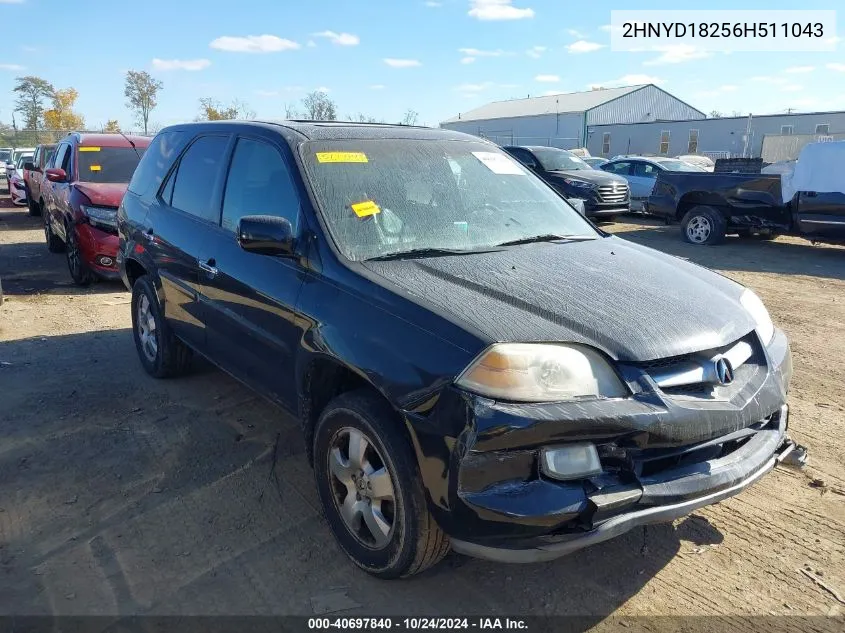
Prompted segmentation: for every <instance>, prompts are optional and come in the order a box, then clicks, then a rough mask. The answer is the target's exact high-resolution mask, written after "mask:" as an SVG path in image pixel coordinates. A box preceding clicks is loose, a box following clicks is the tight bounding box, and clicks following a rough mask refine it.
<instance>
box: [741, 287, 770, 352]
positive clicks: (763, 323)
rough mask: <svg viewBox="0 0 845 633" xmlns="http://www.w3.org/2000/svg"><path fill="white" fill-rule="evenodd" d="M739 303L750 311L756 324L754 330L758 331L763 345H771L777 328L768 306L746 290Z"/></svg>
mask: <svg viewBox="0 0 845 633" xmlns="http://www.w3.org/2000/svg"><path fill="white" fill-rule="evenodd" d="M739 302H740V303H741V304H742V307H744V308H745V309H746V310H747V311H748V314H750V315H751V318H752V319H754V323H755V324H756V325H755V326H754V329H755V330H757V335H758V336H759V337H760V340H761V341H763V345H768V344H769V343H771V342H772V338H774V336H775V326H774V323H772V317H770V316H769V311H768V310H766V306H764V305H763V302H762V301H760V297H758V296H757V295H756V294H754V293H753V292H752V291H751V290H749V289H747V288H746V290H745V292H743V293H742V297H741V298H740V300H739Z"/></svg>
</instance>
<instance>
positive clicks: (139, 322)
mask: <svg viewBox="0 0 845 633" xmlns="http://www.w3.org/2000/svg"><path fill="white" fill-rule="evenodd" d="M135 323H136V327H137V328H138V339H139V340H140V342H141V351H143V352H144V356H146V357H147V360H149V361H150V362H151V363H152V362H155V359H156V356H157V355H158V336H157V331H156V320H155V316H154V315H153V311H152V309H151V307H150V300H149V298H148V297H147V295H145V294H142V295H141V297H140V298H139V299H138V310H137V314H136V321H135Z"/></svg>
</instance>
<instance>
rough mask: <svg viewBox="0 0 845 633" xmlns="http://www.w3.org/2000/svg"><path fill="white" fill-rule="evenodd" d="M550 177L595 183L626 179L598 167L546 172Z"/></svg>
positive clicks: (607, 183) (609, 183)
mask: <svg viewBox="0 0 845 633" xmlns="http://www.w3.org/2000/svg"><path fill="white" fill-rule="evenodd" d="M547 173H548V174H549V176H551V177H552V179H554V178H555V176H557V177H559V178H572V179H573V180H583V181H584V182H591V183H593V184H596V185H612V184H613V183H615V182H616V183H620V184H626V183H627V182H628V181H627V180H625V179H624V178H623V177H622V176H617V175H616V174H610V173H608V172H606V171H601V170H600V169H572V170H561V171H550V172H547Z"/></svg>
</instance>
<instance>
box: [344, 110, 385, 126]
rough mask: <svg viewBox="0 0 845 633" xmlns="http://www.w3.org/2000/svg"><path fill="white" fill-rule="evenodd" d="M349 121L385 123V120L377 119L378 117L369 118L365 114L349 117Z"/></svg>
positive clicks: (360, 113)
mask: <svg viewBox="0 0 845 633" xmlns="http://www.w3.org/2000/svg"><path fill="white" fill-rule="evenodd" d="M348 120H349V121H355V122H356V123H384V119H377V118H376V117H374V116H369V115H368V114H364V113H363V112H359V113H358V114H356V115H355V116H351V117H349V118H348Z"/></svg>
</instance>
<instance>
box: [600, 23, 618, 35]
mask: <svg viewBox="0 0 845 633" xmlns="http://www.w3.org/2000/svg"><path fill="white" fill-rule="evenodd" d="M599 30H600V31H604V32H605V33H612V32H613V31H621V30H622V27H621V26H614V25H612V24H602V25H601V26H600V27H599Z"/></svg>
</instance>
